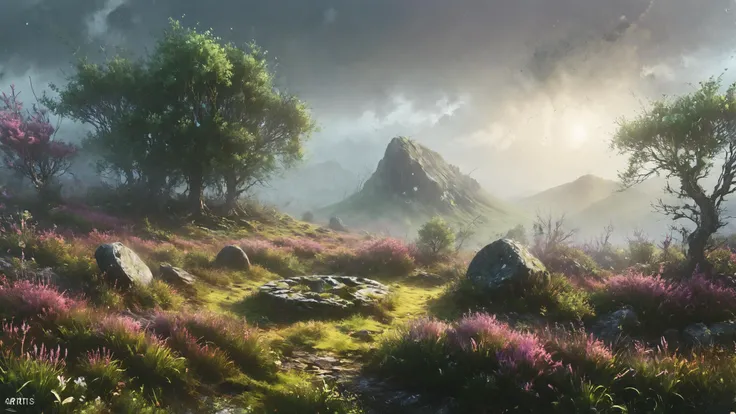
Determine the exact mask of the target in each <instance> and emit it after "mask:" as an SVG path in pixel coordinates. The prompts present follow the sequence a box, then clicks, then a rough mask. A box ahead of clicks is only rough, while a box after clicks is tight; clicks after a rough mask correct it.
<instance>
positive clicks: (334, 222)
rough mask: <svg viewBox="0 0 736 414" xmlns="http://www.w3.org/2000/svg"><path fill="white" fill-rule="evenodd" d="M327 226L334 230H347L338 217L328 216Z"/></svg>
mask: <svg viewBox="0 0 736 414" xmlns="http://www.w3.org/2000/svg"><path fill="white" fill-rule="evenodd" d="M327 228H328V229H330V230H334V231H347V230H348V228H347V227H345V224H344V223H343V222H342V220H341V219H340V217H330V223H329V224H328V225H327Z"/></svg>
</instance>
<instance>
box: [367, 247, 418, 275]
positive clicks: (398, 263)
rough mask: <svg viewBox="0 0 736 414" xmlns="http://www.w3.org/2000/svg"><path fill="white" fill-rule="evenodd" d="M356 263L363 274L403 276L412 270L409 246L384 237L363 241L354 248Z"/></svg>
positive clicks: (412, 262)
mask: <svg viewBox="0 0 736 414" xmlns="http://www.w3.org/2000/svg"><path fill="white" fill-rule="evenodd" d="M356 260H357V263H356V265H357V266H359V267H360V268H362V269H363V271H362V272H361V273H365V274H384V275H386V276H403V275H406V274H408V273H409V272H411V271H412V270H414V268H415V266H416V265H415V263H414V260H413V259H412V257H411V255H410V254H409V247H408V246H406V245H405V244H404V243H403V242H401V241H400V240H397V239H391V238H385V239H379V240H373V241H368V242H365V243H363V244H362V245H361V246H359V247H358V249H356Z"/></svg>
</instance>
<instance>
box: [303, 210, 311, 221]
mask: <svg viewBox="0 0 736 414" xmlns="http://www.w3.org/2000/svg"><path fill="white" fill-rule="evenodd" d="M302 221H306V222H307V223H313V222H314V213H312V212H311V211H307V212H306V213H304V214H303V215H302Z"/></svg>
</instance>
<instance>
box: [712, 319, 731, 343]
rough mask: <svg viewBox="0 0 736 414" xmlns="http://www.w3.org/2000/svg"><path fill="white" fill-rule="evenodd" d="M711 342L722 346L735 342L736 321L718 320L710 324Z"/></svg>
mask: <svg viewBox="0 0 736 414" xmlns="http://www.w3.org/2000/svg"><path fill="white" fill-rule="evenodd" d="M710 334H711V337H712V338H713V342H715V343H716V344H718V345H723V346H733V345H734V342H736V321H728V322H719V323H714V324H713V325H711V326H710Z"/></svg>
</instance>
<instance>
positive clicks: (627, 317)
mask: <svg viewBox="0 0 736 414" xmlns="http://www.w3.org/2000/svg"><path fill="white" fill-rule="evenodd" d="M637 326H639V317H638V316H637V314H636V312H634V311H633V310H631V309H629V308H623V309H619V310H617V311H615V312H612V313H609V314H607V315H603V316H602V317H601V318H600V319H598V321H596V323H595V324H594V325H593V334H594V335H596V336H597V337H599V338H600V339H601V340H603V341H605V342H608V343H613V342H616V341H618V340H620V339H622V338H623V337H624V336H625V335H626V334H627V333H628V332H630V331H631V330H632V329H634V328H636V327H637Z"/></svg>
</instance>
